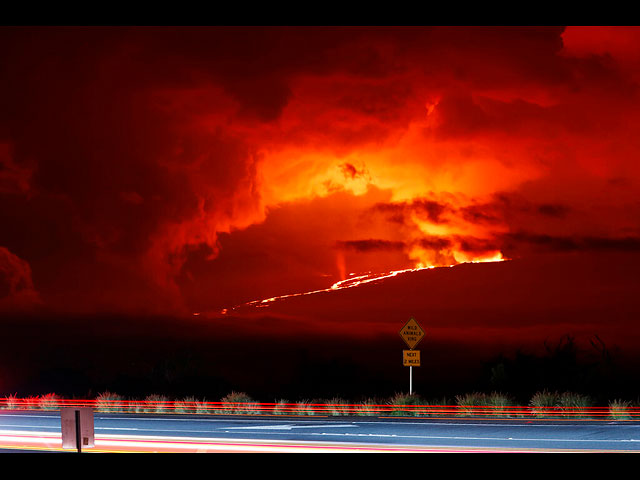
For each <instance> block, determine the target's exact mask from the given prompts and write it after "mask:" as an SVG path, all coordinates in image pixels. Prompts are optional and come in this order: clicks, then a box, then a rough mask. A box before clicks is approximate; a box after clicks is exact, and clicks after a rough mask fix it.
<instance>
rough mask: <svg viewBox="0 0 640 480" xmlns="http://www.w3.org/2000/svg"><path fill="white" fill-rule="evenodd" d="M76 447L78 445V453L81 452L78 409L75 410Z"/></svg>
mask: <svg viewBox="0 0 640 480" xmlns="http://www.w3.org/2000/svg"><path fill="white" fill-rule="evenodd" d="M75 413H76V447H78V453H82V442H81V437H82V435H81V433H80V410H76V412H75Z"/></svg>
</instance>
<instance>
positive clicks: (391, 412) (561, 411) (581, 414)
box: [0, 395, 640, 420]
mask: <svg viewBox="0 0 640 480" xmlns="http://www.w3.org/2000/svg"><path fill="white" fill-rule="evenodd" d="M62 407H90V408H93V409H94V410H95V411H96V412H104V413H109V412H112V413H156V414H162V413H164V414H204V415H295V416H305V415H306V416H309V415H321V416H367V415H370V416H397V417H400V416H408V417H443V416H446V417H451V416H457V417H465V416H472V417H484V418H523V417H534V418H581V419H609V420H611V419H613V420H639V419H640V407H631V406H629V407H626V406H625V407H620V406H609V407H564V406H563V407H534V406H517V405H513V406H480V405H478V406H474V405H394V404H372V403H367V402H364V403H308V402H292V403H287V402H273V403H264V402H222V401H220V402H208V401H200V400H149V399H147V400H123V399H91V400H79V399H62V398H57V397H53V396H51V395H45V396H41V397H26V398H16V397H7V398H4V399H0V409H2V410H43V411H46V410H59V409H60V408H62Z"/></svg>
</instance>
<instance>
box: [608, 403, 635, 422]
mask: <svg viewBox="0 0 640 480" xmlns="http://www.w3.org/2000/svg"><path fill="white" fill-rule="evenodd" d="M630 407H631V402H628V401H625V400H612V401H610V402H609V417H610V418H612V419H614V420H631V414H630V413H629V408H630Z"/></svg>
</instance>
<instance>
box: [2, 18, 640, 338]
mask: <svg viewBox="0 0 640 480" xmlns="http://www.w3.org/2000/svg"><path fill="white" fill-rule="evenodd" d="M0 43H1V44H2V45H3V48H2V51H1V52H0V65H1V67H0V68H2V74H1V75H0V98H1V102H2V103H1V108H0V225H2V228H0V310H1V311H2V312H15V311H18V312H24V311H26V312H32V311H36V312H55V313H57V314H58V313H63V314H64V313H82V314H87V313H89V314H94V313H110V312H113V313H123V314H163V315H176V316H178V317H179V316H185V315H188V316H191V315H192V313H194V312H203V314H204V312H213V313H216V314H217V313H219V312H220V311H221V310H222V309H225V308H226V309H230V308H232V307H234V306H236V305H239V304H241V303H244V302H249V301H252V300H259V299H263V298H268V297H273V296H276V295H285V294H291V293H297V292H305V291H312V290H318V289H324V288H328V287H330V286H331V285H332V284H334V283H335V282H338V281H340V280H344V279H346V278H348V277H349V275H350V274H355V275H360V274H363V273H366V272H373V273H379V272H387V271H391V270H400V269H409V268H414V267H418V266H422V267H424V266H449V265H455V264H458V263H461V262H468V261H477V260H487V259H494V260H495V259H501V258H504V259H513V260H517V259H523V260H528V259H531V258H537V257H538V256H540V255H543V256H544V258H553V257H549V255H552V254H555V253H570V254H572V255H573V254H580V253H585V254H589V255H592V254H599V253H602V252H607V253H619V254H622V257H620V258H622V259H623V260H621V262H622V263H623V264H624V262H625V261H626V260H624V258H626V257H625V256H624V254H626V253H633V252H637V251H639V250H640V202H639V199H640V195H639V194H640V167H639V166H638V165H639V163H638V152H639V151H640V149H639V147H640V145H639V144H640V136H639V135H638V126H639V121H640V108H639V107H640V102H639V100H640V99H639V96H638V82H639V81H640V28H635V27H589V28H584V27H566V28H564V27H540V28H538V27H518V28H515V27H499V28H498V27H491V28H489V27H482V28H480V27H477V28H473V27H458V28H456V27H398V28H393V27H376V28H374V27H353V28H348V27H290V28H276V27H266V28H258V27H247V28H239V27H210V28H204V27H203V28H195V27H183V28H170V27H162V28H160V27H157V28H156V27H87V28H84V27H68V28H62V27H37V28H36V27H2V28H0ZM585 258H586V257H585ZM589 258H591V257H589ZM616 258H618V257H616ZM554 264H555V263H554V262H549V263H547V264H545V265H549V276H550V277H554V276H557V273H556V272H554V271H553V268H552V267H553V265H554ZM562 265H565V264H562ZM563 268H564V267H563ZM452 271H460V270H455V269H452ZM633 272H635V270H633ZM424 273H428V272H424ZM598 278H599V277H597V276H595V277H593V278H592V280H593V281H597V279H598ZM630 278H635V277H634V275H630ZM539 285H542V286H544V285H545V282H542V283H541V284H539ZM634 285H635V284H634ZM452 291H453V292H458V294H459V295H460V297H461V298H469V297H468V295H467V293H465V291H463V289H462V287H460V286H457V285H456V284H455V282H454V283H453V284H452V285H450V290H449V291H448V292H449V293H448V295H453V294H452V293H451V292H452ZM350 294H352V293H350ZM354 295H355V294H354ZM454 296H455V295H454ZM447 298H449V297H447ZM496 298H500V296H499V295H498V296H497V297H496ZM345 305H346V304H345ZM522 305H528V304H526V302H524V303H523V304H522ZM522 305H518V306H517V308H519V309H522V308H524V307H522ZM350 308H352V307H350ZM469 308H471V307H469ZM495 308H497V309H500V308H502V307H500V305H497V306H496V307H495ZM514 308H515V307H514ZM532 308H533V307H532ZM503 310H504V308H503ZM314 311H315V310H314ZM530 311H531V309H530ZM403 314H404V313H403ZM306 315H307V317H308V318H311V317H313V314H312V313H307V314H306ZM359 315H360V317H359ZM362 315H364V313H362V312H361V313H353V315H352V316H351V318H359V319H360V320H362V317H361V316H362ZM314 321H318V318H315V317H314ZM394 321H395V319H394ZM397 321H400V322H401V321H402V319H397ZM490 324H491V322H490V321H489V320H486V322H485V323H482V325H486V326H487V328H492V327H491V326H490ZM394 325H395V323H394ZM394 328H395V326H394ZM633 328H637V327H635V326H634V327H633Z"/></svg>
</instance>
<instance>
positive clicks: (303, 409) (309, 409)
mask: <svg viewBox="0 0 640 480" xmlns="http://www.w3.org/2000/svg"><path fill="white" fill-rule="evenodd" d="M293 413H294V414H295V415H315V414H316V412H315V410H314V409H313V405H312V404H311V402H310V401H309V400H300V401H299V402H296V405H295V407H294V409H293Z"/></svg>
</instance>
